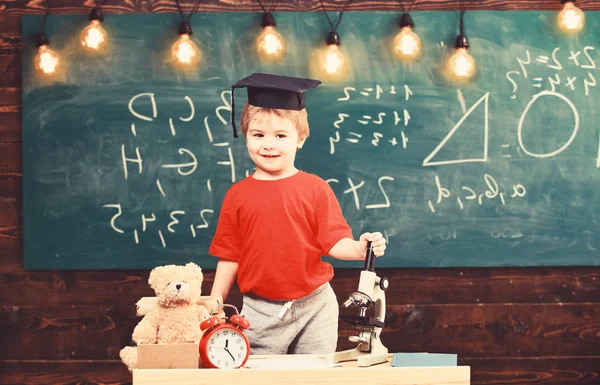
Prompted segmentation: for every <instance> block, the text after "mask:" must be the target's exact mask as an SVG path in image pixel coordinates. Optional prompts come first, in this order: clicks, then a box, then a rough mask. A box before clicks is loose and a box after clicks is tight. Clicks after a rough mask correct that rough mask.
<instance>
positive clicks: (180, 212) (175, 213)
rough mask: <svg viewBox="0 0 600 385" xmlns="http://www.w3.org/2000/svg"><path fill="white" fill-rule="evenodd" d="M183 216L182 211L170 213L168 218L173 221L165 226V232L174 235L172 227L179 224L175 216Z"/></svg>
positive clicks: (183, 212)
mask: <svg viewBox="0 0 600 385" xmlns="http://www.w3.org/2000/svg"><path fill="white" fill-rule="evenodd" d="M183 214H185V211H183V210H175V211H171V215H170V217H171V219H173V220H172V221H171V222H169V224H168V225H167V230H169V231H170V232H172V233H174V232H175V230H173V226H174V225H176V224H178V223H179V220H178V219H177V218H175V215H183Z"/></svg>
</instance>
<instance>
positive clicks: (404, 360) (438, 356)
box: [391, 353, 457, 367]
mask: <svg viewBox="0 0 600 385" xmlns="http://www.w3.org/2000/svg"><path fill="white" fill-rule="evenodd" d="M456 365H457V356H456V354H445V353H394V354H393V355H392V365H391V366H404V367H406V366H456Z"/></svg>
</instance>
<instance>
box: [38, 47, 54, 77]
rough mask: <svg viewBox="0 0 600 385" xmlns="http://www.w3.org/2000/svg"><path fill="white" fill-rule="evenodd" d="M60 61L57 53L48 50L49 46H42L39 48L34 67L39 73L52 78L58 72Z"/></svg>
mask: <svg viewBox="0 0 600 385" xmlns="http://www.w3.org/2000/svg"><path fill="white" fill-rule="evenodd" d="M59 61H60V60H59V59H58V54H57V53H56V52H54V51H52V50H51V49H50V48H48V46H47V45H42V46H40V47H38V53H37V55H35V59H34V60H33V65H34V67H35V70H36V71H37V72H38V73H40V74H42V75H48V76H50V75H53V74H54V73H55V72H56V69H57V67H58V63H59Z"/></svg>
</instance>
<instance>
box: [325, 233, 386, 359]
mask: <svg viewBox="0 0 600 385" xmlns="http://www.w3.org/2000/svg"><path fill="white" fill-rule="evenodd" d="M376 258H377V257H376V256H375V255H374V254H373V250H372V246H371V242H368V244H367V255H366V258H365V267H364V269H363V270H362V271H361V272H360V280H359V281H358V291H355V292H354V293H352V294H350V296H349V298H348V299H347V300H346V302H344V307H349V306H351V305H355V306H357V307H358V308H359V314H358V316H346V315H342V316H340V319H341V320H342V321H345V322H348V323H350V324H352V325H355V326H357V327H358V329H359V330H360V333H359V335H358V336H350V337H348V339H349V340H350V342H354V343H357V344H358V345H357V346H356V348H354V349H350V350H344V351H341V352H336V353H334V355H333V360H334V362H336V363H338V362H342V361H354V360H356V362H357V365H358V366H360V367H366V366H371V365H375V364H380V363H383V362H387V360H388V349H387V348H386V347H385V346H383V344H382V343H381V339H380V336H381V332H382V330H383V326H384V321H385V291H386V290H387V288H388V287H389V281H388V279H387V278H385V277H383V278H380V277H378V276H377V275H376V274H375V260H376ZM372 306H375V313H374V317H368V316H367V310H368V309H369V308H370V307H372Z"/></svg>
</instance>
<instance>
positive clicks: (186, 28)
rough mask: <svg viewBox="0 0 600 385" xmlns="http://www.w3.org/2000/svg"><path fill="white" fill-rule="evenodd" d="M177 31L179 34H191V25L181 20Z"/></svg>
mask: <svg viewBox="0 0 600 385" xmlns="http://www.w3.org/2000/svg"><path fill="white" fill-rule="evenodd" d="M177 33H178V34H179V36H181V35H191V34H192V26H191V25H190V23H189V22H187V21H182V22H181V23H180V24H179V29H178V31H177Z"/></svg>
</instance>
